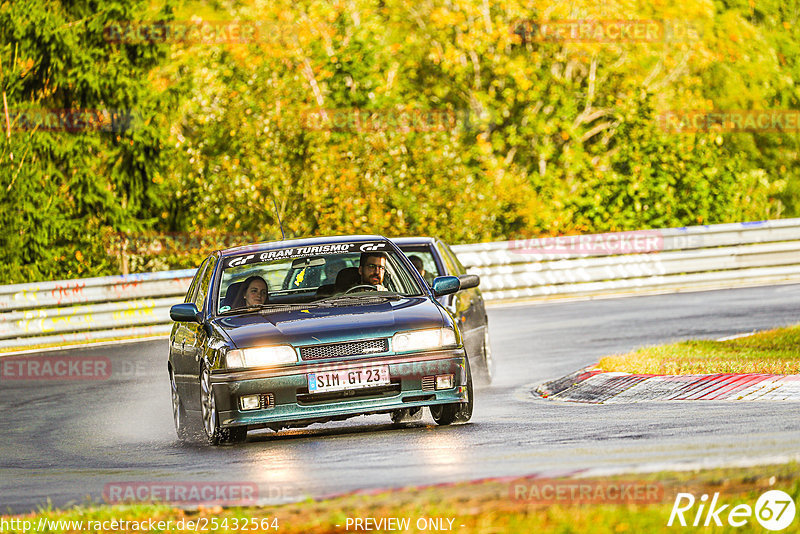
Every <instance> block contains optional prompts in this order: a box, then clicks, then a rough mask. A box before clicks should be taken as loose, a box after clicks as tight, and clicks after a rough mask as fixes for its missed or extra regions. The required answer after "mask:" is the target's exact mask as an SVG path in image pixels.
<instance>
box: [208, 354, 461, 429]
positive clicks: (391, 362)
mask: <svg viewBox="0 0 800 534" xmlns="http://www.w3.org/2000/svg"><path fill="white" fill-rule="evenodd" d="M374 365H387V366H388V367H389V376H390V380H391V383H390V384H389V385H388V386H377V387H368V388H361V389H357V390H344V391H343V392H335V393H315V394H312V393H309V390H308V373H319V372H325V371H330V370H335V369H342V368H348V369H349V368H359V367H368V366H374ZM465 366H466V354H465V352H464V349H463V348H461V349H450V350H439V351H431V352H422V353H413V354H403V355H393V356H381V357H370V358H357V359H347V360H336V361H332V362H331V361H324V362H319V361H317V362H301V363H300V364H298V365H294V366H291V367H286V368H282V369H271V370H264V369H257V370H245V371H235V372H231V371H223V372H214V373H212V374H211V383H212V388H213V390H214V398H215V401H216V405H217V410H218V414H219V421H220V425H221V426H223V427H231V426H244V425H248V426H251V425H252V426H255V425H260V426H274V427H281V426H289V424H296V423H300V424H310V423H313V422H322V421H329V420H334V419H345V418H347V417H353V416H357V415H365V414H372V413H384V412H391V411H394V410H398V409H402V408H414V407H418V406H431V405H436V404H450V403H457V402H467V388H466V384H467V373H466V367H465ZM442 374H452V375H453V378H454V384H453V387H452V388H450V389H440V390H436V389H431V387H430V377H432V376H436V375H442ZM244 395H271V399H272V400H273V402H274V406H273V407H269V408H263V409H255V410H241V409H240V406H239V397H241V396H244Z"/></svg>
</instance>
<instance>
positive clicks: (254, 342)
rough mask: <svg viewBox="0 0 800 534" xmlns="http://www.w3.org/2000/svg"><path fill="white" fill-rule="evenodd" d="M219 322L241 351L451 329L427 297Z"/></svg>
mask: <svg viewBox="0 0 800 534" xmlns="http://www.w3.org/2000/svg"><path fill="white" fill-rule="evenodd" d="M214 323H215V324H216V326H218V327H219V328H221V329H222V330H223V331H224V332H225V334H226V335H228V336H229V337H230V338H231V341H232V342H233V344H234V345H235V346H236V347H237V348H248V347H256V346H263V345H275V344H285V343H290V344H292V345H296V346H298V345H313V344H319V343H336V342H339V341H347V340H352V339H373V338H379V337H391V336H392V335H394V334H395V333H397V332H400V331H403V330H417V329H422V328H438V327H441V326H443V325H444V324H445V323H444V318H443V316H442V313H441V312H440V310H439V307H438V306H437V305H436V304H434V303H433V302H431V301H430V300H429V299H428V298H425V297H409V298H401V299H399V300H388V299H387V300H384V301H382V302H380V303H375V304H362V305H355V306H346V307H324V308H323V307H321V308H313V307H311V308H308V309H307V310H305V309H304V310H293V311H281V312H278V313H267V314H262V313H258V312H254V313H249V314H243V315H235V316H230V317H218V318H217V319H215V320H214Z"/></svg>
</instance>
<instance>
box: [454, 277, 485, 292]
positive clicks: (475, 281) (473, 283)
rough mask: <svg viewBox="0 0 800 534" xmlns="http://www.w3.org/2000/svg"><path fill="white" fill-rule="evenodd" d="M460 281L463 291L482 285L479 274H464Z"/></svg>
mask: <svg viewBox="0 0 800 534" xmlns="http://www.w3.org/2000/svg"><path fill="white" fill-rule="evenodd" d="M458 279H459V280H460V281H461V289H472V288H473V287H478V286H479V285H480V283H481V278H480V276H478V275H477V274H462V275H459V277H458Z"/></svg>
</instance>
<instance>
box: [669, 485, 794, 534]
mask: <svg viewBox="0 0 800 534" xmlns="http://www.w3.org/2000/svg"><path fill="white" fill-rule="evenodd" d="M695 505H697V506H696V509H695ZM794 516H795V504H794V500H793V499H792V497H791V496H789V494H787V493H786V492H783V491H780V490H770V491H767V492H765V493H763V494H762V495H761V496H760V497H759V498H758V500H757V501H756V505H755V508H753V507H751V506H750V505H749V504H737V505H736V506H733V507H732V506H731V505H730V504H722V503H720V502H719V493H715V494H714V495H713V497H712V498H711V502H708V495H706V494H703V495H702V496H701V497H700V499H699V500H697V499H695V497H694V495H692V494H691V493H678V495H677V496H676V497H675V503H674V504H673V505H672V512H671V513H670V515H669V521H668V522H667V526H668V527H671V526H673V525H676V526H677V525H680V526H684V527H686V526H693V527H700V526H702V527H708V526H712V525H713V526H718V527H721V526H722V525H723V524H724V522H727V524H728V525H730V526H732V527H742V526H744V525H746V524H747V523H748V522H750V521H751V520H752V519H753V517H755V520H756V521H758V523H759V524H760V525H761V526H762V527H764V528H765V529H767V530H773V531H778V530H783V529H785V528H786V527H788V526H789V525H791V524H792V523H793V522H794ZM676 520H677V523H676Z"/></svg>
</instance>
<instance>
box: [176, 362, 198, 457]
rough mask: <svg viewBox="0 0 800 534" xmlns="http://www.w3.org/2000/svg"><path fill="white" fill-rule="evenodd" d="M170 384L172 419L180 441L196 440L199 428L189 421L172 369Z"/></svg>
mask: <svg viewBox="0 0 800 534" xmlns="http://www.w3.org/2000/svg"><path fill="white" fill-rule="evenodd" d="M169 385H170V389H171V393H172V420H173V422H174V423H175V433H176V434H178V441H180V442H181V443H190V442H193V441H196V440H197V430H198V428H197V427H196V426H195V425H192V423H191V421H189V418H188V416H187V414H186V409H185V408H184V407H183V402H182V401H181V396H180V394H179V393H178V386H177V384H175V376H174V375H173V374H172V371H170V372H169Z"/></svg>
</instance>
